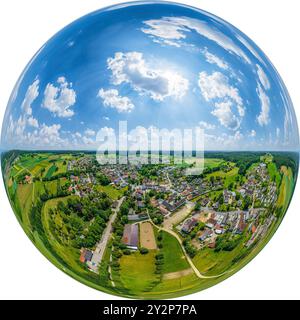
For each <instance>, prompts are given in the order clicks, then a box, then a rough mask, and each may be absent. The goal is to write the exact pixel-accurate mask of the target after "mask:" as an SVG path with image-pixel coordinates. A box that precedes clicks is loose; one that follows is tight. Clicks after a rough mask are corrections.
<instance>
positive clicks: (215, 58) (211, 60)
mask: <svg viewBox="0 0 300 320" xmlns="http://www.w3.org/2000/svg"><path fill="white" fill-rule="evenodd" d="M203 54H204V55H205V58H206V61H207V62H208V63H210V64H216V65H217V66H218V67H219V68H221V69H224V70H228V68H229V66H228V64H227V63H226V62H225V61H224V60H222V59H221V58H219V57H218V56H216V55H214V54H212V53H210V52H209V51H207V50H204V51H203Z"/></svg>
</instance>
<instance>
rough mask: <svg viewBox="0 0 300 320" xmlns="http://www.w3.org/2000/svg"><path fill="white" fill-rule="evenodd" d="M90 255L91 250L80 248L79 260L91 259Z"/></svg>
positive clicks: (83, 261)
mask: <svg viewBox="0 0 300 320" xmlns="http://www.w3.org/2000/svg"><path fill="white" fill-rule="evenodd" d="M92 257H93V252H92V251H90V250H88V249H85V248H82V249H81V250H80V258H79V260H80V262H82V263H85V262H87V261H91V259H92Z"/></svg>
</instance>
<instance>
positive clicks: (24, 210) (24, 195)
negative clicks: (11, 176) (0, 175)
mask: <svg viewBox="0 0 300 320" xmlns="http://www.w3.org/2000/svg"><path fill="white" fill-rule="evenodd" d="M32 193H33V184H19V185H18V186H17V197H16V199H17V201H18V204H19V207H20V210H21V215H22V221H23V223H24V226H25V227H26V228H30V220H29V213H30V210H31V207H32V201H33V197H32Z"/></svg>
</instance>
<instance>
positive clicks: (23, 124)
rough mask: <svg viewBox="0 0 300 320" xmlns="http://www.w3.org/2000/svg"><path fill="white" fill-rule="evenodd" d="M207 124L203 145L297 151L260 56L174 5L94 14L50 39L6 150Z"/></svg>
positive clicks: (24, 80)
mask: <svg viewBox="0 0 300 320" xmlns="http://www.w3.org/2000/svg"><path fill="white" fill-rule="evenodd" d="M124 120H127V122H128V130H132V129H139V128H140V127H145V128H149V127H155V128H158V129H162V128H167V129H169V130H171V129H174V128H179V129H186V128H192V127H201V128H202V129H204V133H205V148H206V149H207V150H223V149H224V150H294V149H296V148H297V149H298V143H299V140H298V139H299V134H298V127H297V122H296V118H295V114H294V110H293V107H292V104H291V101H290V98H289V96H288V94H287V91H286V89H285V87H284V84H283V83H282V80H281V79H280V77H279V75H278V74H277V72H276V70H275V69H274V67H273V66H272V64H271V63H270V62H269V60H268V59H267V58H266V56H265V55H264V54H263V52H262V51H261V50H260V49H259V48H258V47H257V46H256V45H255V44H254V43H253V42H252V41H251V40H250V39H248V38H247V37H246V36H245V35H244V34H242V33H241V32H240V31H239V30H237V29H236V28H234V27H233V26H231V25H230V24H228V23H226V22H224V21H223V20H220V19H219V18H216V17H214V16H212V15H210V14H208V13H205V12H202V11H199V10H194V9H191V8H188V7H185V6H178V5H172V4H167V3H165V4H157V3H156V4H153V3H152V4H151V3H148V4H141V3H139V4H137V3H135V4H131V5H128V4H127V5H120V6H116V7H110V8H107V9H105V10H100V11H97V12H94V13H91V14H89V15H87V16H85V17H83V18H81V19H79V20H77V21H75V22H74V23H72V24H71V25H69V26H67V27H66V28H64V29H63V30H62V31H60V32H59V33H57V34H56V35H55V36H54V37H53V38H52V39H50V40H49V41H48V42H47V43H46V44H45V45H44V46H43V47H42V48H41V49H40V50H39V51H38V53H37V54H36V55H35V56H34V58H33V59H32V60H31V62H30V63H29V64H28V65H27V67H26V68H25V70H24V72H23V74H22V75H21V77H20V79H19V80H18V82H17V84H16V86H15V88H14V91H13V93H12V95H11V99H10V102H9V105H8V107H7V111H6V115H5V119H4V124H3V129H2V138H1V140H2V141H1V142H2V146H3V147H4V148H24V149H95V148H97V142H96V135H97V132H99V131H100V132H107V133H108V134H110V133H112V132H117V130H118V123H119V121H124Z"/></svg>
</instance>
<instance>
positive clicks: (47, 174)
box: [45, 164, 58, 178]
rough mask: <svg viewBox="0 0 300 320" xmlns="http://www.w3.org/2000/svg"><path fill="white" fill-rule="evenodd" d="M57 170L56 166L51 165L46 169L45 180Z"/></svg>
mask: <svg viewBox="0 0 300 320" xmlns="http://www.w3.org/2000/svg"><path fill="white" fill-rule="evenodd" d="M57 169H58V168H57V166H56V165H54V164H53V165H52V166H51V167H50V168H49V169H48V171H47V173H46V175H45V178H51V177H52V176H53V174H54V172H55V171H56V170H57Z"/></svg>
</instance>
